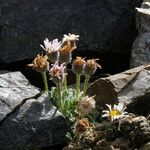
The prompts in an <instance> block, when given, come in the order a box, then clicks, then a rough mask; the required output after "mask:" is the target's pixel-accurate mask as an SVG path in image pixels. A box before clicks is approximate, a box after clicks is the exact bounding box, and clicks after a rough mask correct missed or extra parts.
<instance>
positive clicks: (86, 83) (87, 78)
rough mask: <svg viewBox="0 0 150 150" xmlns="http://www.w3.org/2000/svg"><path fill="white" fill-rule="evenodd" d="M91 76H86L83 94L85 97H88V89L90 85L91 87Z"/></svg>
mask: <svg viewBox="0 0 150 150" xmlns="http://www.w3.org/2000/svg"><path fill="white" fill-rule="evenodd" d="M89 78H90V76H89V75H85V80H84V85H83V92H84V96H85V95H86V92H87V89H88V85H89Z"/></svg>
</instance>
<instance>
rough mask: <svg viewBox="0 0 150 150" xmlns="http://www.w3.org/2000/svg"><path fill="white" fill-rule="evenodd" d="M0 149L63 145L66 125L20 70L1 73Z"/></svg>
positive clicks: (44, 95) (43, 94) (43, 95)
mask: <svg viewBox="0 0 150 150" xmlns="http://www.w3.org/2000/svg"><path fill="white" fill-rule="evenodd" d="M0 85H1V86H0V139H1V140H0V149H3V150H12V149H13V150H16V149H20V150H28V149H35V148H36V147H39V148H42V147H47V146H51V145H57V144H62V143H64V142H65V141H64V140H65V133H66V131H67V125H66V122H65V120H64V118H63V117H62V115H61V114H60V113H59V112H58V111H57V109H56V108H55V107H53V106H52V105H51V103H50V100H49V98H48V96H47V94H45V93H43V92H41V91H39V90H38V89H37V88H36V87H34V86H32V85H30V83H29V82H28V81H27V79H26V78H25V77H24V76H23V75H22V74H21V73H20V72H3V73H1V74H0Z"/></svg>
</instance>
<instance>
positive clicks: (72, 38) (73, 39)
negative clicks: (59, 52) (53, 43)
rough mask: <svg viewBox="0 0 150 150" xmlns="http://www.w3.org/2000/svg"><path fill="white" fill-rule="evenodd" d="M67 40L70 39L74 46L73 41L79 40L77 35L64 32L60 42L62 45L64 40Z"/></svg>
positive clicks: (64, 42)
mask: <svg viewBox="0 0 150 150" xmlns="http://www.w3.org/2000/svg"><path fill="white" fill-rule="evenodd" d="M68 41H70V43H71V45H72V46H75V45H76V43H75V42H76V41H79V35H75V34H70V33H69V34H68V35H66V34H64V37H63V39H62V43H63V44H64V45H66V42H68Z"/></svg>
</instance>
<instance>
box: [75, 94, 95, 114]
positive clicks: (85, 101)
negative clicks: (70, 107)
mask: <svg viewBox="0 0 150 150" xmlns="http://www.w3.org/2000/svg"><path fill="white" fill-rule="evenodd" d="M95 104H96V102H95V99H94V96H92V97H89V96H85V97H83V98H82V99H81V100H79V102H78V105H77V110H78V111H79V112H81V113H83V114H88V113H90V112H92V111H93V110H94V109H95Z"/></svg>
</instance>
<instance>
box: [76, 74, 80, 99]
mask: <svg viewBox="0 0 150 150" xmlns="http://www.w3.org/2000/svg"><path fill="white" fill-rule="evenodd" d="M80 77H81V74H77V75H76V99H77V100H78V98H79V91H80Z"/></svg>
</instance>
